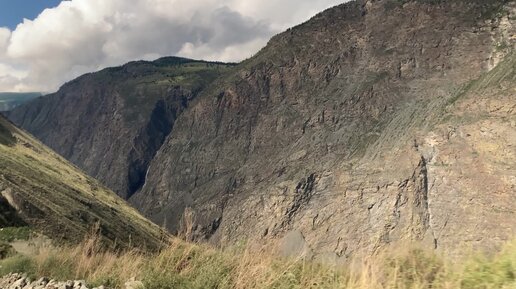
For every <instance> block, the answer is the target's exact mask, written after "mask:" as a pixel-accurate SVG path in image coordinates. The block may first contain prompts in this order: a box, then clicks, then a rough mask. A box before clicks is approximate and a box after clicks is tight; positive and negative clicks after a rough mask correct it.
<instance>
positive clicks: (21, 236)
mask: <svg viewBox="0 0 516 289" xmlns="http://www.w3.org/2000/svg"><path fill="white" fill-rule="evenodd" d="M31 235H32V230H31V229H30V228H29V227H7V228H0V242H1V241H3V242H9V243H10V242H13V241H15V240H24V241H26V240H29V239H30V237H31Z"/></svg>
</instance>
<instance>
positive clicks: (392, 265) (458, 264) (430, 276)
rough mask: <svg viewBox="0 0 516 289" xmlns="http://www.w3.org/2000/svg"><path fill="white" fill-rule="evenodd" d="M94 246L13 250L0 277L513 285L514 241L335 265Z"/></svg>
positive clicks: (354, 288) (207, 284) (185, 247)
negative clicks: (459, 254)
mask: <svg viewBox="0 0 516 289" xmlns="http://www.w3.org/2000/svg"><path fill="white" fill-rule="evenodd" d="M98 244H99V242H98V239H96V238H95V237H93V238H90V239H87V240H85V241H84V242H83V243H82V244H80V245H78V246H72V247H61V248H56V249H48V250H40V252H39V253H37V254H36V255H35V256H31V257H24V256H20V255H16V256H13V257H10V258H7V259H5V260H2V261H0V275H2V274H7V273H10V272H18V273H26V274H28V275H29V276H33V277H36V278H37V277H41V276H46V277H49V278H53V279H58V280H69V279H85V280H86V281H87V282H88V283H89V284H90V285H92V286H99V285H105V286H108V287H110V288H123V284H124V283H125V282H126V281H127V280H129V279H131V278H136V280H141V281H142V282H143V283H144V285H145V288H146V289H166V288H171V289H172V288H173V289H195V288H198V289H204V288H228V289H230V288H235V289H246V288H259V289H273V288H274V289H282V288H294V289H295V288H299V289H302V288H328V289H335V288H346V289H373V288H374V289H376V288H379V289H409V288H410V289H412V288H421V289H423V288H426V289H430V288H432V289H452V288H453V289H512V288H516V287H515V286H516V242H511V243H508V244H507V245H506V246H505V247H504V248H503V249H502V250H500V252H498V253H496V254H485V255H481V254H475V255H472V256H470V257H464V258H462V259H454V260H453V262H451V260H449V259H447V257H445V256H443V255H438V254H436V253H434V252H432V251H427V250H424V249H420V248H417V247H415V248H412V249H410V246H403V247H398V248H391V249H389V250H388V251H384V252H380V253H378V254H377V255H375V256H372V257H369V258H363V259H360V258H357V259H355V260H350V262H349V263H348V264H346V265H340V266H331V265H325V264H318V263H314V262H309V261H303V260H302V259H283V258H279V257H276V256H274V254H273V251H271V247H264V248H263V249H261V250H256V249H255V250H251V249H249V248H241V247H240V248H229V249H225V250H222V249H214V248H212V247H209V246H207V245H200V244H192V243H187V242H183V241H181V240H179V239H173V240H171V241H170V243H169V245H168V246H167V247H165V248H164V249H163V250H162V251H160V252H157V253H152V254H148V253H142V252H137V251H106V250H103V249H101V247H99V246H98ZM407 247H408V248H409V249H407Z"/></svg>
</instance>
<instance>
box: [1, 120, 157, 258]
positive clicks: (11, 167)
mask: <svg viewBox="0 0 516 289" xmlns="http://www.w3.org/2000/svg"><path fill="white" fill-rule="evenodd" d="M0 127H4V128H6V129H7V130H8V131H10V133H11V135H13V136H14V135H15V136H16V139H17V140H18V141H17V142H16V143H15V144H13V145H10V146H7V145H5V144H0V159H1V160H2V161H1V162H0V183H2V187H3V188H4V189H6V188H7V189H9V190H7V191H6V192H7V193H9V191H14V192H16V194H15V195H14V194H12V195H11V198H12V199H13V200H14V202H17V203H23V210H22V211H19V212H18V215H19V216H16V217H19V218H21V220H22V221H25V222H26V223H27V225H28V226H30V227H31V229H33V230H34V231H36V232H38V233H43V234H44V235H47V236H52V239H54V240H56V241H58V242H72V243H77V242H80V241H82V239H83V238H84V236H85V235H87V234H88V233H89V231H90V230H91V228H92V227H94V226H96V225H98V230H99V231H100V233H101V234H102V236H103V237H104V238H103V240H104V242H105V244H106V245H109V246H113V247H126V246H138V247H148V248H149V249H150V248H154V249H156V248H157V247H158V246H159V245H160V241H161V238H162V236H164V235H165V233H164V232H163V231H162V230H161V229H160V228H159V227H157V226H156V225H154V224H152V223H151V222H150V221H148V220H147V219H145V218H144V217H143V216H141V215H140V214H139V213H138V212H137V211H136V210H135V209H134V208H132V207H130V206H129V205H128V204H127V203H126V202H125V201H124V200H122V199H120V198H119V197H118V196H116V194H115V193H113V192H111V191H109V190H108V189H107V188H105V187H104V186H102V185H101V184H99V183H98V182H97V181H96V180H94V179H92V178H91V177H88V176H86V175H85V174H84V173H83V172H82V171H80V170H79V169H77V168H76V167H74V166H73V165H71V164H70V163H69V162H68V161H66V160H64V159H63V158H62V157H60V156H58V155H57V154H56V153H54V152H53V151H51V150H50V149H48V148H47V147H45V146H44V145H42V144H41V143H39V142H37V141H35V140H34V139H33V138H32V137H31V136H29V135H28V134H26V133H25V132H23V131H21V130H18V129H17V128H15V127H14V126H12V125H11V124H10V123H9V122H8V121H6V120H5V119H3V118H2V117H0ZM2 203H5V202H2ZM4 213H5V210H3V211H1V212H0V221H1V220H3V218H4V217H6V218H8V219H9V218H11V219H12V218H13V216H10V217H9V216H8V215H5V214H4ZM4 221H5V220H4ZM7 221H9V220H7ZM7 223H8V222H7ZM6 230H7V231H6V232H7V233H6V234H5V235H4V236H6V237H5V238H7V237H9V236H16V235H17V236H23V235H24V234H26V231H24V229H6ZM0 236H2V233H1V232H0Z"/></svg>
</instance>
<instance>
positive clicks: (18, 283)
mask: <svg viewBox="0 0 516 289" xmlns="http://www.w3.org/2000/svg"><path fill="white" fill-rule="evenodd" d="M0 288H2V289H89V288H91V289H106V287H104V286H99V287H88V286H87V284H86V282H85V281H84V280H68V281H64V282H59V281H56V280H53V279H49V278H45V277H43V278H40V279H38V280H37V281H31V280H30V279H29V278H27V276H26V275H23V274H18V273H11V274H9V275H6V276H4V277H3V278H0ZM124 289H144V287H143V283H142V282H140V281H135V280H134V279H131V280H129V281H127V283H126V284H125V286H124Z"/></svg>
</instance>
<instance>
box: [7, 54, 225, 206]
mask: <svg viewBox="0 0 516 289" xmlns="http://www.w3.org/2000/svg"><path fill="white" fill-rule="evenodd" d="M229 67H231V65H229V64H222V63H210V62H204V61H193V60H189V59H183V58H176V57H168V58H162V59H159V60H157V61H154V62H147V61H138V62H132V63H128V64H126V65H124V66H121V67H115V68H108V69H105V70H102V71H100V72H97V73H92V74H88V75H84V76H82V77H80V78H78V79H76V80H74V81H71V82H69V83H67V84H65V85H64V86H63V87H62V88H61V89H59V91H58V92H57V93H55V94H51V95H47V96H45V97H43V98H39V99H37V100H35V101H32V102H30V103H28V104H26V105H22V106H21V107H18V108H17V109H15V110H14V111H12V112H11V113H10V114H9V117H10V119H11V120H12V121H13V122H14V123H16V124H18V125H19V126H21V127H23V128H24V129H26V130H28V131H30V132H31V133H32V134H34V136H36V137H37V138H38V139H39V140H41V141H42V142H43V143H45V144H46V145H48V146H49V147H50V148H52V149H54V150H55V151H57V152H58V153H59V154H61V155H62V156H64V157H65V158H66V159H68V160H70V161H71V162H72V163H74V164H76V165H77V166H79V167H80V168H81V169H83V170H84V171H85V172H86V173H88V174H89V175H91V176H93V177H95V178H96V179H98V180H100V181H101V182H102V183H103V184H105V185H107V186H108V187H109V188H111V189H113V190H114V191H115V192H117V193H118V194H119V195H120V196H122V197H123V198H129V197H130V196H131V195H132V194H133V193H134V192H136V191H137V190H138V189H139V188H140V187H141V185H142V184H143V181H144V178H145V173H146V172H147V167H148V164H149V162H150V160H151V159H152V158H153V157H154V155H155V153H156V151H157V150H158V149H159V148H160V147H161V144H162V143H163V141H164V140H165V137H166V136H167V135H168V134H169V132H170V131H171V130H172V128H173V126H174V122H175V120H176V118H177V117H178V116H179V115H180V114H181V113H182V112H183V110H185V109H186V108H187V107H188V104H189V103H190V102H191V101H192V99H193V98H195V96H196V95H197V93H198V92H199V91H200V90H202V89H203V88H204V87H205V86H206V85H207V84H208V83H210V82H211V81H212V80H213V79H214V78H215V77H217V76H219V75H220V74H222V73H224V72H225V71H226V70H228V69H229Z"/></svg>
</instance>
